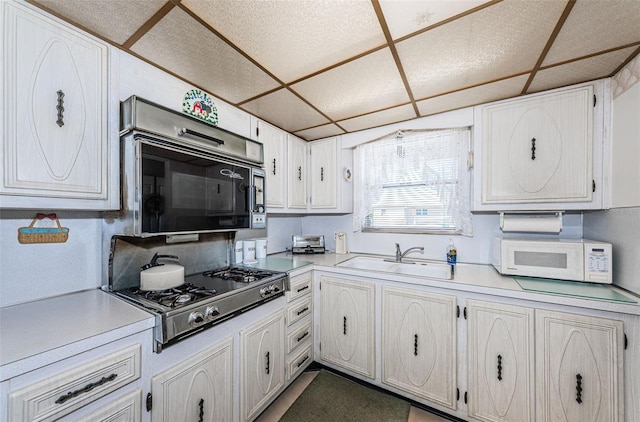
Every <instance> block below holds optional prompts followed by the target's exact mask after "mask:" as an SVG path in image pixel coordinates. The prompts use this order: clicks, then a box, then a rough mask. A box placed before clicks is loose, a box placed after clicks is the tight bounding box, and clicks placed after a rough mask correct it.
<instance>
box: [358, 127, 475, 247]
mask: <svg viewBox="0 0 640 422" xmlns="http://www.w3.org/2000/svg"><path fill="white" fill-rule="evenodd" d="M470 133H471V131H470V128H468V127H465V128H454V129H440V130H401V131H397V132H393V133H390V134H388V135H385V136H383V137H381V138H378V139H376V140H373V141H371V142H368V143H366V144H362V145H360V146H358V147H356V149H355V154H354V183H355V185H354V216H353V228H354V231H359V230H365V231H376V230H377V231H395V232H420V233H424V232H433V233H457V234H462V235H466V236H471V235H472V234H473V231H472V227H471V212H470V186H469V184H470V172H469V168H468V164H467V159H468V155H469V154H468V152H469V142H470V136H471V135H470Z"/></svg>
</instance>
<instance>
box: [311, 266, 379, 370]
mask: <svg viewBox="0 0 640 422" xmlns="http://www.w3.org/2000/svg"><path fill="white" fill-rule="evenodd" d="M320 282H321V284H320V291H321V298H320V299H321V305H320V307H321V309H320V314H321V317H320V327H321V329H320V357H321V359H322V360H324V361H326V362H329V363H332V364H334V365H338V366H340V367H342V368H344V369H347V370H349V371H352V372H355V373H357V374H361V375H364V376H367V377H369V378H375V331H374V329H375V313H374V304H375V302H374V299H375V284H373V283H367V282H360V281H356V280H348V279H344V278H337V277H326V276H323V277H322V278H321V281H320Z"/></svg>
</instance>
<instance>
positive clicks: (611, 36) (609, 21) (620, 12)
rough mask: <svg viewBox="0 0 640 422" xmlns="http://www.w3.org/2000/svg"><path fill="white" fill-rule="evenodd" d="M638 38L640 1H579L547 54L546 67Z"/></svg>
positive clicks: (639, 38)
mask: <svg viewBox="0 0 640 422" xmlns="http://www.w3.org/2000/svg"><path fill="white" fill-rule="evenodd" d="M594 17H595V18H594ZM638 41H640V1H638V0H607V1H578V2H576V4H575V6H574V7H573V9H571V13H570V14H569V17H568V18H567V20H566V22H565V23H564V25H563V26H562V29H561V30H560V33H559V34H558V37H557V38H556V40H555V41H554V43H553V46H551V49H550V50H549V52H548V53H547V55H546V57H545V60H544V62H543V66H547V65H551V64H554V63H560V62H563V61H566V60H570V59H573V58H578V57H584V56H586V55H589V54H594V53H598V52H600V51H604V50H607V49H610V48H615V47H618V46H621V45H626V44H630V43H634V42H638Z"/></svg>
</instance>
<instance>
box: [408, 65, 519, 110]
mask: <svg viewBox="0 0 640 422" xmlns="http://www.w3.org/2000/svg"><path fill="white" fill-rule="evenodd" d="M528 78H529V74H528V73H527V74H525V75H521V76H516V77H515V78H509V79H503V80H501V81H497V82H492V83H489V84H486V85H480V86H476V87H473V88H469V89H464V90H462V91H457V92H453V93H451V94H445V95H441V96H439V97H434V98H429V99H428V100H424V101H419V102H418V110H420V115H422V116H428V115H431V114H437V113H442V112H445V111H450V110H455V109H458V108H463V107H469V106H474V105H478V104H483V103H488V102H491V101H496V100H501V99H504V98H510V97H516V96H518V95H520V93H521V92H522V88H524V86H525V84H526V83H527V79H528Z"/></svg>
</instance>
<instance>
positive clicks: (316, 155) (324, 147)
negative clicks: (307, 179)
mask: <svg viewBox="0 0 640 422" xmlns="http://www.w3.org/2000/svg"><path fill="white" fill-rule="evenodd" d="M310 148H311V208H320V209H322V208H337V206H338V185H337V168H338V165H337V164H338V162H337V160H338V153H337V151H338V150H337V140H336V138H330V139H327V140H324V141H317V142H312V143H311V145H310Z"/></svg>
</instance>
